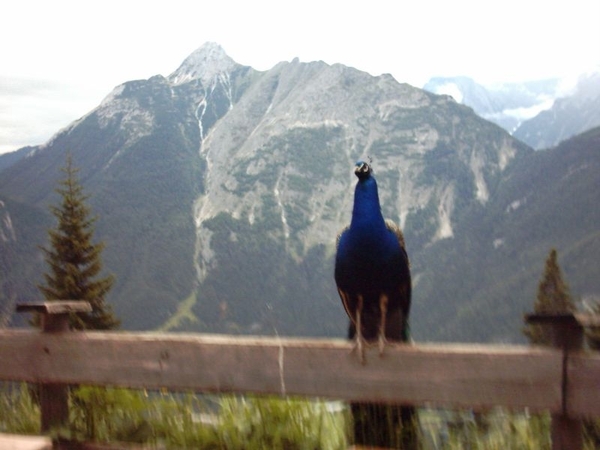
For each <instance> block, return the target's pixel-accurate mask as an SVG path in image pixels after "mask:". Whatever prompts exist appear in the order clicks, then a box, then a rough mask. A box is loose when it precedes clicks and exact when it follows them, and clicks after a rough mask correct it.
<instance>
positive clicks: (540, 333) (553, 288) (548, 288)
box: [523, 248, 575, 345]
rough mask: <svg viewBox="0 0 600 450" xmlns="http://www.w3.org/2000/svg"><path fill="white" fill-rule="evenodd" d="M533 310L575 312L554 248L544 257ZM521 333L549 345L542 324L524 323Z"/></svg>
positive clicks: (541, 343) (540, 343) (533, 342)
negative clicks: (544, 261)
mask: <svg viewBox="0 0 600 450" xmlns="http://www.w3.org/2000/svg"><path fill="white" fill-rule="evenodd" d="M533 309H534V312H535V313H538V314H541V313H545V314H550V313H551V314H561V313H565V314H566V313H572V312H575V305H574V304H573V300H572V299H571V294H570V292H569V286H568V285H567V284H566V283H565V282H564V281H563V278H562V273H561V270H560V266H559V265H558V261H557V252H556V249H554V248H553V249H551V250H550V254H549V255H548V258H547V259H546V267H545V269H544V275H543V276H542V279H541V280H540V283H539V285H538V293H537V298H536V300H535V303H534V308H533ZM523 334H525V336H527V338H528V339H529V342H530V343H532V344H538V345H551V343H552V341H551V340H552V337H551V335H550V333H549V331H548V330H546V329H545V328H544V327H543V326H542V325H531V324H529V325H526V326H525V328H524V329H523Z"/></svg>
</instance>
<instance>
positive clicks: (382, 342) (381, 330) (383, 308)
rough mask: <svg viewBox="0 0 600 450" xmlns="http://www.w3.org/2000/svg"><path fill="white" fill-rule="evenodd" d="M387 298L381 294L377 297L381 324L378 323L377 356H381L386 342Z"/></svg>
mask: <svg viewBox="0 0 600 450" xmlns="http://www.w3.org/2000/svg"><path fill="white" fill-rule="evenodd" d="M387 306H388V296H387V295H386V294H381V296H380V297H379V310H380V311H381V322H380V323H379V336H378V337H379V355H383V349H384V348H385V344H386V343H387V340H386V338H385V322H386V318H387Z"/></svg>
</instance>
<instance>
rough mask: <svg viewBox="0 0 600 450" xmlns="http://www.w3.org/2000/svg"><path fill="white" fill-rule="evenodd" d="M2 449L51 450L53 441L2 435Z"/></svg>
mask: <svg viewBox="0 0 600 450" xmlns="http://www.w3.org/2000/svg"><path fill="white" fill-rule="evenodd" d="M0 448H1V449H4V450H51V449H52V441H51V440H50V438H48V437H43V436H22V435H18V434H0Z"/></svg>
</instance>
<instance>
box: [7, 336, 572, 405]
mask: <svg viewBox="0 0 600 450" xmlns="http://www.w3.org/2000/svg"><path fill="white" fill-rule="evenodd" d="M350 349H351V346H350V344H349V343H347V342H346V341H341V340H337V341H336V340H315V339H313V340H306V339H274V338H256V337H235V338H234V337H230V336H216V335H182V334H153V333H115V332H112V333H93V332H81V333H53V334H42V333H36V332H31V331H21V330H16V331H14V330H0V361H3V362H4V361H7V362H9V363H8V364H2V365H0V379H5V380H24V381H29V382H38V383H39V382H45V383H65V384H71V383H73V384H78V383H81V384H99V385H115V386H128V387H134V388H149V389H155V388H161V387H165V388H169V389H172V390H188V389H189V390H196V391H209V392H254V393H260V394H279V395H308V396H316V397H324V398H335V399H343V400H353V401H370V402H377V401H386V402H399V403H413V404H425V403H427V404H432V405H441V406H452V407H473V408H475V409H487V408H489V407H492V406H495V405H503V406H507V407H511V408H523V407H528V408H530V409H531V410H550V411H553V412H560V411H561V410H562V404H561V401H562V399H561V379H562V354H561V353H560V352H558V351H556V350H550V349H529V348H526V347H508V346H472V345H447V346H440V345H414V346H410V345H395V346H390V347H388V348H386V353H385V354H384V355H383V357H379V355H378V354H377V350H376V349H370V350H368V352H367V358H368V359H367V364H366V365H362V364H360V363H359V361H358V358H357V357H356V354H354V353H351V352H350ZM574 411H576V410H574Z"/></svg>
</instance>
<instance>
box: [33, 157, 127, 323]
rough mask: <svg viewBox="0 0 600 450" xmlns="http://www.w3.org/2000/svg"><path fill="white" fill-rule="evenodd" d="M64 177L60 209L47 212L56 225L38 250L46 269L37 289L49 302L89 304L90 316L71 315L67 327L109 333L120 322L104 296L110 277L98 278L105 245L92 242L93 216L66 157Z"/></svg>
mask: <svg viewBox="0 0 600 450" xmlns="http://www.w3.org/2000/svg"><path fill="white" fill-rule="evenodd" d="M61 170H62V171H63V172H64V174H65V178H64V179H63V180H61V181H60V182H59V184H60V187H59V188H57V189H56V192H57V193H58V194H60V196H61V198H62V202H61V203H60V206H51V207H50V211H51V212H52V214H53V215H54V216H55V217H56V219H57V221H58V224H57V227H56V228H55V229H50V230H48V235H49V238H50V246H49V248H44V247H41V248H42V250H43V252H44V254H45V261H46V263H47V265H48V267H49V270H48V272H46V273H44V280H45V283H44V284H41V285H38V288H39V289H40V291H41V292H42V294H43V295H44V297H45V299H46V300H48V301H53V300H82V301H88V302H90V304H91V305H92V311H91V312H90V313H77V314H72V315H71V317H70V319H69V322H70V326H71V328H73V329H76V330H86V329H88V330H109V329H114V328H117V327H118V326H119V324H120V321H119V319H118V318H117V317H116V316H115V315H114V313H113V312H112V308H111V307H110V305H108V304H106V303H105V301H104V296H105V295H106V294H107V292H108V291H109V290H110V288H111V287H112V285H113V281H114V278H113V276H112V275H109V276H104V277H99V276H98V275H99V273H100V272H101V270H102V261H101V257H100V256H101V253H102V250H103V248H104V244H103V243H102V242H100V243H95V244H94V243H93V242H92V237H93V234H94V227H93V225H94V222H95V221H96V218H95V217H90V209H89V207H88V206H87V205H86V203H85V201H86V200H87V199H88V198H89V197H88V196H86V195H84V193H83V188H82V186H81V184H80V183H79V180H78V178H77V172H78V171H79V169H77V168H75V167H74V166H73V161H72V159H71V155H70V154H68V155H67V161H66V166H65V167H64V168H63V169H61Z"/></svg>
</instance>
